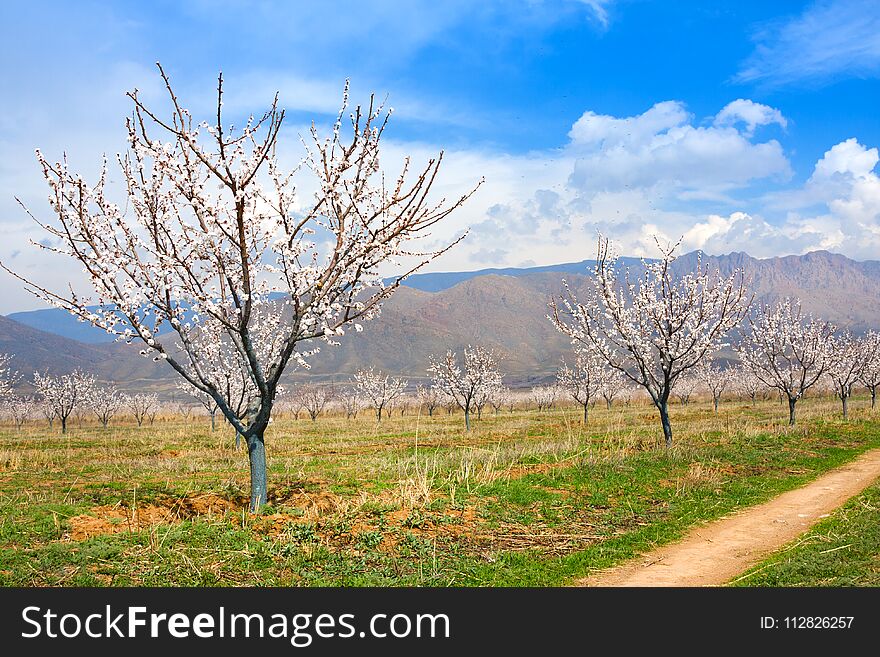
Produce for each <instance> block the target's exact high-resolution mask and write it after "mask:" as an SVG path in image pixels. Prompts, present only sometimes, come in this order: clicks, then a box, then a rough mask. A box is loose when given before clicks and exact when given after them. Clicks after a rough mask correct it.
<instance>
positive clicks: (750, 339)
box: [739, 299, 834, 425]
mask: <svg viewBox="0 0 880 657" xmlns="http://www.w3.org/2000/svg"><path fill="white" fill-rule="evenodd" d="M749 324H750V326H751V331H750V333H749V335H748V336H747V337H746V339H745V340H744V341H743V343H742V344H741V345H740V347H739V356H740V359H742V362H743V364H744V365H746V366H747V367H748V368H749V369H751V370H752V372H753V373H754V375H755V376H756V377H757V378H758V379H759V380H760V381H761V382H762V383H763V384H764V385H765V386H767V387H768V388H774V389H776V390H778V391H779V394H780V395H782V396H783V397H784V398H786V399H788V423H789V425H793V424H794V423H795V406H796V404H797V402H798V400H799V399H800V398H801V397H803V395H804V393H805V392H806V391H807V390H808V389H809V388H811V387H812V386H814V385H815V384H816V383H817V382H818V381H819V379H820V378H821V377H822V375H823V374H825V372H827V371H828V368H829V367H830V366H831V362H832V359H833V358H834V351H833V348H832V343H831V336H832V335H833V334H834V326H833V325H832V324H830V323H829V322H823V321H820V320H817V319H814V318H813V317H811V316H809V315H806V314H804V313H803V311H802V310H801V303H800V301H799V300H798V299H783V300H782V301H780V302H779V303H777V304H776V305H775V306H772V307H771V306H764V307H763V308H758V309H757V310H756V311H755V313H754V315H753V316H750V317H749Z"/></svg>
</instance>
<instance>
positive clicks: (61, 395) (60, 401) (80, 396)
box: [34, 370, 95, 434]
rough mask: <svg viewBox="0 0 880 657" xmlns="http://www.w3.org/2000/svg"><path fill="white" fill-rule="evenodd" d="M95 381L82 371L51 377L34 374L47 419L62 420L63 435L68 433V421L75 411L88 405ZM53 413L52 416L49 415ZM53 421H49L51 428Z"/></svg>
mask: <svg viewBox="0 0 880 657" xmlns="http://www.w3.org/2000/svg"><path fill="white" fill-rule="evenodd" d="M94 382H95V379H94V377H93V376H92V375H90V374H86V373H85V372H83V371H81V370H74V371H73V372H72V373H70V374H62V375H61V376H50V375H48V374H40V373H39V372H34V388H36V389H37V392H38V393H39V394H40V396H41V397H42V399H43V403H45V404H46V407H47V411H45V412H44V414H47V417H50V418H54V417H57V418H58V419H60V420H61V433H62V434H64V433H67V420H68V418H70V416H71V414H72V413H73V412H74V410H76V409H78V408H81V407H82V406H83V405H85V404H87V403H88V400H89V399H90V391H91V388H92V386H93V385H94ZM49 412H51V416H49V415H48V413H49ZM51 423H52V420H51V419H50V420H49V424H50V426H51Z"/></svg>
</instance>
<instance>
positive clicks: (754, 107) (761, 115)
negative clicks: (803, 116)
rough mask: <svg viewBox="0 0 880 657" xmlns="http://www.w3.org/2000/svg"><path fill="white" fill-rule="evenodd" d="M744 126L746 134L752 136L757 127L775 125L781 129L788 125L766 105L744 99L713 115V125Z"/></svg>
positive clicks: (780, 115)
mask: <svg viewBox="0 0 880 657" xmlns="http://www.w3.org/2000/svg"><path fill="white" fill-rule="evenodd" d="M740 122H742V123H745V124H746V134H747V135H752V134H754V132H755V128H756V127H757V126H762V125H771V124H774V123H775V124H777V125H780V126H782V127H783V128H784V127H786V126H787V125H788V121H786V119H785V117H784V116H782V112H780V111H779V110H778V109H775V108H773V107H770V106H768V105H762V104H761V103H756V102H754V101H751V100H747V99H744V98H737V99H736V100H734V101H733V102H730V103H728V104H727V105H725V106H724V108H723V109H722V110H721V111H720V112H718V114H716V115H715V121H714V123H715V125H717V126H726V125H736V124H737V123H740Z"/></svg>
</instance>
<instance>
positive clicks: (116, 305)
mask: <svg viewBox="0 0 880 657" xmlns="http://www.w3.org/2000/svg"><path fill="white" fill-rule="evenodd" d="M159 72H160V75H161V77H162V81H163V82H164V85H165V87H166V89H167V91H168V99H169V103H170V109H171V112H170V116H168V117H167V118H162V117H160V116H159V115H158V114H156V113H155V112H154V111H153V110H151V109H150V108H148V107H147V106H146V105H145V104H144V103H143V102H142V101H141V98H140V96H139V94H138V92H137V90H135V91H133V92H131V93H129V94H128V95H129V98H130V99H131V101H132V103H133V104H134V112H133V115H132V117H131V118H130V119H129V120H128V121H127V125H126V127H127V132H128V143H129V152H128V154H127V156H125V157H122V156H120V157H118V158H117V159H118V163H119V167H120V170H121V178H122V180H123V182H124V186H125V195H126V198H125V202H124V203H121V204H120V203H117V202H116V200H111V198H112V196H113V195H112V194H108V193H106V190H105V188H106V186H107V182H108V180H109V176H108V173H107V167H106V165H105V166H104V167H103V169H102V173H101V175H100V177H99V179H98V181H97V183H95V184H93V185H89V184H88V183H86V181H85V180H84V179H83V178H82V177H81V176H79V175H76V174H74V173H71V172H70V171H69V169H68V165H67V162H66V160H65V161H61V162H56V163H52V162H50V161H49V160H47V159H46V158H44V157H43V155H42V154H40V153H39V152H38V158H39V162H40V165H41V166H42V169H43V173H44V177H45V179H46V181H47V183H48V184H49V186H50V190H51V195H50V203H51V205H52V209H53V211H54V215H55V219H56V220H57V223H54V224H49V223H47V222H41V221H38V220H36V218H35V217H34V219H35V221H37V223H38V224H39V225H40V226H41V227H42V228H43V229H45V230H46V231H47V232H48V233H49V235H50V236H51V237H52V240H53V245H52V246H46V247H44V248H46V249H47V250H49V251H51V252H54V253H58V254H61V255H64V256H68V257H71V258H73V259H74V260H76V261H78V264H80V265H82V266H83V267H84V268H85V270H86V273H87V274H88V276H89V279H90V282H91V285H92V287H93V288H94V292H95V297H94V298H84V297H80V296H79V295H76V294H74V293H72V292H66V291H65V292H53V291H50V290H48V289H47V288H45V287H43V286H42V285H40V284H39V283H36V282H33V281H30V280H27V279H25V278H24V277H22V276H20V275H18V274H15V273H14V272H10V273H12V274H13V275H14V276H17V277H18V278H19V279H20V280H22V281H23V282H24V283H25V284H26V286H27V288H28V289H29V290H30V291H31V292H33V293H34V294H35V295H37V296H38V297H39V298H41V299H43V300H45V301H47V302H49V303H51V304H53V305H55V306H58V307H60V308H64V309H65V310H67V311H69V312H71V313H72V314H74V315H76V316H78V317H79V318H81V319H83V320H84V321H87V322H89V323H91V324H93V325H94V326H97V327H99V328H102V329H104V330H106V331H108V332H110V333H114V334H116V335H118V336H119V337H120V338H121V339H123V340H126V341H131V340H139V341H140V342H142V343H143V344H144V346H145V348H144V352H145V354H147V355H150V356H153V357H154V358H156V359H157V360H160V361H164V362H166V363H167V364H168V365H169V366H170V367H172V368H173V369H174V370H175V371H176V372H177V374H179V375H180V376H181V377H182V378H183V379H185V380H186V381H187V382H188V383H189V384H190V385H192V386H193V387H195V388H198V389H199V390H201V391H202V392H204V393H206V394H208V395H210V396H212V397H213V398H214V400H215V401H216V402H217V405H218V406H219V408H220V411H221V412H222V413H223V414H224V416H225V417H226V419H227V420H228V421H229V422H230V424H232V425H233V426H234V427H235V429H236V430H237V431H238V432H239V433H240V434H241V435H242V436H244V438H245V440H246V441H247V445H248V462H249V465H250V472H251V505H250V506H251V509H252V510H254V511H256V510H257V509H258V508H259V507H260V506H262V505H263V504H265V502H266V486H267V484H266V451H265V443H264V436H265V430H266V427H267V426H268V424H269V419H270V416H271V413H272V407H273V404H274V401H275V397H276V394H277V392H278V386H279V383H280V380H281V377H282V375H283V374H284V372H285V370H286V369H287V366H288V364H289V363H290V362H291V360H292V361H293V362H294V363H297V364H299V365H304V364H305V362H306V361H305V359H306V357H307V355H308V354H309V353H313V351H314V348H315V347H314V341H315V340H323V341H324V342H325V344H335V341H336V339H337V338H338V336H340V335H342V334H343V333H344V332H345V330H346V328H347V327H353V328H354V330H356V331H359V330H362V325H361V322H363V321H365V320H369V319H371V318H373V317H375V316H376V315H377V314H378V313H379V311H380V308H381V304H382V302H383V301H385V300H386V299H388V298H389V297H390V296H391V295H392V294H393V293H394V291H395V290H396V289H397V288H398V287H399V285H400V283H401V281H402V280H404V279H405V278H406V276H408V275H409V274H411V273H413V272H414V271H417V270H418V269H420V268H421V267H422V266H423V265H425V264H427V263H428V262H430V261H431V260H433V259H434V258H436V257H437V256H438V255H440V254H441V253H443V252H445V251H446V250H447V249H448V248H450V247H451V246H452V244H454V243H455V241H454V242H452V244H448V245H446V246H444V247H440V248H439V249H436V250H432V251H427V252H419V250H418V248H417V247H416V246H415V245H414V244H413V242H414V240H418V239H420V238H422V237H424V236H426V235H427V234H429V233H430V230H431V229H432V228H433V227H434V226H435V225H436V224H437V223H438V222H440V221H442V220H443V219H444V218H445V217H447V216H448V215H449V214H450V213H451V212H453V211H454V210H455V209H456V208H458V207H459V206H460V205H461V204H462V203H463V202H464V201H465V200H466V199H467V198H468V196H470V194H471V193H473V191H471V192H469V193H466V194H464V195H463V196H461V197H459V198H458V199H457V200H455V199H453V201H452V202H451V203H446V202H445V201H443V200H441V201H440V202H438V203H434V202H432V201H430V198H431V194H430V192H431V188H432V186H433V184H434V182H435V180H436V178H437V174H438V171H439V168H440V163H441V161H442V153H441V154H440V155H439V156H438V157H437V158H435V159H431V160H429V161H428V162H427V164H426V165H425V166H424V167H422V168H421V169H420V170H418V169H417V170H415V171H413V170H411V161H410V159H409V158H406V159H405V160H404V164H403V166H402V170H401V171H400V173H399V175H395V176H389V177H386V176H385V175H383V173H382V171H381V167H380V164H379V156H380V143H381V139H382V135H383V134H384V131H385V127H386V125H387V122H388V119H389V116H390V111H388V112H386V111H385V109H384V107H383V106H382V105H381V104H376V103H374V101H373V99H372V98H371V100H370V103H369V106H368V107H366V108H365V109H363V110H362V108H361V107H357V108H355V109H354V111H352V112H351V113H350V114H349V113H348V107H347V103H348V88H347V85H346V89H345V92H344V94H343V106H342V109H341V110H340V113H339V115H338V116H337V119H336V121H335V122H334V124H333V127H332V132H331V133H330V135H329V136H327V137H326V138H325V137H322V136H321V135H319V133H318V129H317V128H316V127H315V126H314V125H313V126H312V128H311V130H310V138H309V139H308V143H307V144H306V142H305V140H304V145H305V147H306V152H305V155H304V157H303V159H302V160H301V162H300V164H299V165H297V166H296V167H295V168H294V169H292V170H287V171H285V170H283V169H282V167H281V164H280V163H279V161H278V157H277V150H278V148H277V146H278V138H279V136H280V135H282V134H284V133H283V132H282V124H283V122H284V117H285V112H284V110H282V109H280V108H279V107H278V99H277V96H276V98H275V100H274V101H273V102H272V104H271V105H270V107H269V109H268V110H267V111H266V112H265V113H263V114H262V116H259V117H258V118H256V119H254V118H253V117H251V118H249V119H247V120H245V121H244V122H243V124H244V125H243V127H242V128H241V130H240V131H238V132H235V131H234V130H233V128H232V126H230V125H228V124H224V122H223V117H222V108H223V77H222V75H221V76H220V77H219V79H218V84H217V104H216V114H215V116H216V120H215V119H214V118H213V117H212V119H211V121H212V122H211V123H208V122H207V121H204V122H196V121H194V120H193V116H192V114H191V113H190V112H189V111H188V110H187V109H185V108H184V107H183V106H182V105H181V104H180V102H179V101H178V98H177V95H176V94H175V93H174V91H173V90H172V86H171V82H170V80H169V78H168V77H167V76H166V74H165V72H164V70H162V68H161V66H160V67H159ZM347 115H349V116H350V118H351V123H350V128H348V129H346V128H345V127H344V125H343V123H344V118H345V117H346V116H347ZM156 132H158V133H159V134H160V135H161V138H157V137H156V135H155V133H156ZM300 173H302V174H304V175H311V177H312V184H311V185H308V187H310V188H311V189H313V190H314V193H313V194H312V195H309V196H305V197H300V196H298V194H297V191H296V186H295V182H296V180H297V176H298V175H299V174H300ZM31 216H33V215H31ZM389 265H391V266H395V267H398V268H399V269H400V270H401V271H402V272H403V273H402V274H401V275H400V276H397V277H395V278H393V279H392V281H391V282H390V283H389V282H387V279H384V278H383V276H382V275H380V269H384V268H385V267H386V266H389ZM7 271H10V270H8V269H7ZM96 303H99V304H102V305H100V307H99V308H98V309H97V310H95V308H94V304H96ZM304 345H309V347H308V349H307V350H305V351H304V350H303V346H304ZM215 347H216V348H218V349H220V350H222V351H225V352H227V353H228V354H229V355H230V357H231V358H234V359H236V361H237V364H238V365H239V366H240V367H241V368H242V370H243V371H245V372H246V373H247V375H248V381H249V382H250V392H251V393H252V394H251V395H249V398H248V409H247V412H246V413H244V418H245V421H243V420H242V417H241V416H240V415H239V414H238V413H237V412H236V410H235V409H234V408H233V403H232V400H229V399H227V398H226V395H225V393H224V391H223V390H222V389H220V388H219V387H218V386H217V383H216V381H214V380H213V379H212V377H211V376H210V374H209V373H208V368H206V367H205V358H204V352H205V350H206V349H211V348H215Z"/></svg>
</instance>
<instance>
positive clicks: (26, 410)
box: [6, 395, 37, 429]
mask: <svg viewBox="0 0 880 657" xmlns="http://www.w3.org/2000/svg"><path fill="white" fill-rule="evenodd" d="M36 407H37V403H36V401H35V400H34V398H33V397H21V396H18V395H10V396H9V397H7V398H6V408H8V409H9V414H10V415H11V416H12V421H13V422H15V428H16V429H21V427H22V425H23V424H24V423H25V421H26V420H27V419H28V418H30V417H31V414H32V413H33V412H34V409H35V408H36Z"/></svg>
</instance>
